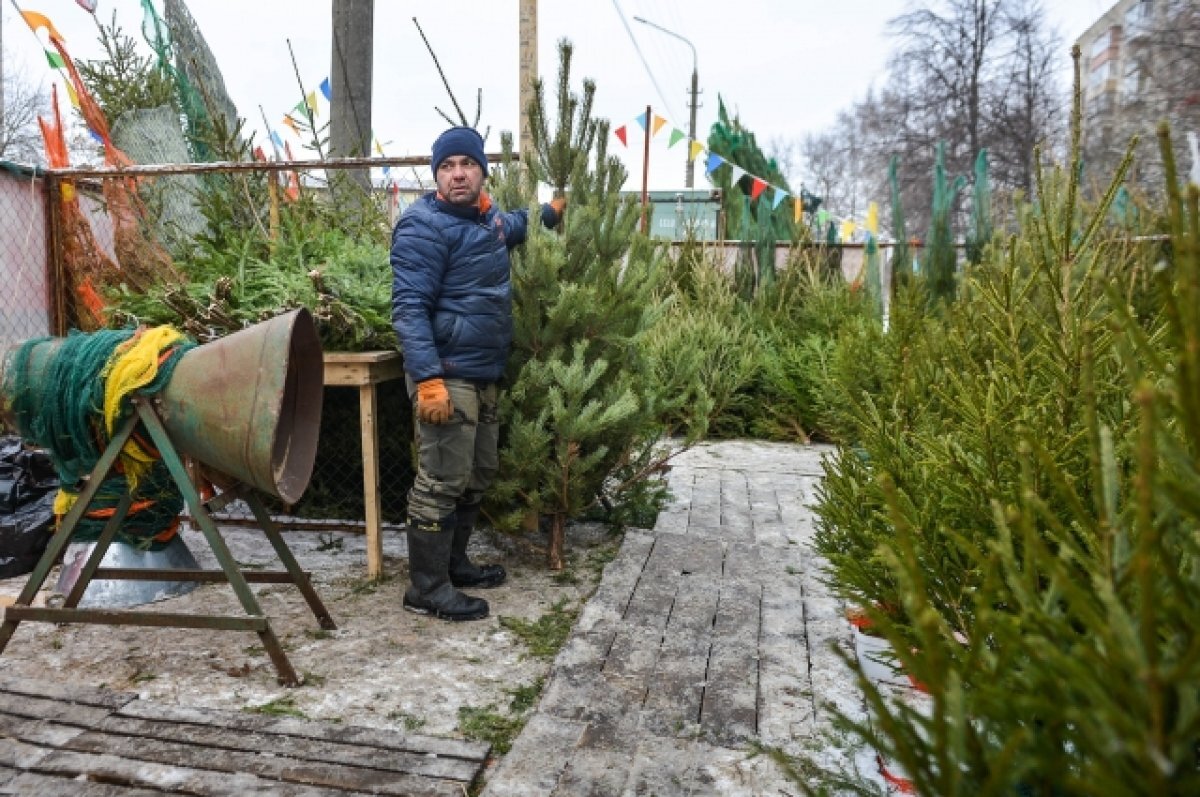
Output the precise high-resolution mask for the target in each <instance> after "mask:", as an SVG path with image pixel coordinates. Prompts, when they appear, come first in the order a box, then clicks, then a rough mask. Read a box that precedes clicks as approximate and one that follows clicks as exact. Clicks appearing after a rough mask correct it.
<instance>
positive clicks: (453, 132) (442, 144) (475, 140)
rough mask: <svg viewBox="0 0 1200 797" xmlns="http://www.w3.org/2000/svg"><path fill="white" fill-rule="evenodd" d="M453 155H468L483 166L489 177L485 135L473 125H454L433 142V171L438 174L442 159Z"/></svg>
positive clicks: (485, 175)
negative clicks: (484, 147) (480, 133)
mask: <svg viewBox="0 0 1200 797" xmlns="http://www.w3.org/2000/svg"><path fill="white" fill-rule="evenodd" d="M451 155H466V156H468V157H470V158H471V159H472V160H474V161H475V162H476V163H478V164H479V165H480V166H481V167H482V168H483V176H484V177H487V173H488V163H487V156H486V155H484V154H483V137H482V136H480V135H479V133H477V132H476V131H475V129H474V128H472V127H452V128H450V129H449V130H447V131H446V132H445V133H442V134H441V135H440V136H438V137H437V141H435V142H433V161H432V163H431V166H432V167H433V173H434V174H435V175H436V174H437V170H438V167H439V166H441V165H442V161H444V160H446V158H449V157H450V156H451Z"/></svg>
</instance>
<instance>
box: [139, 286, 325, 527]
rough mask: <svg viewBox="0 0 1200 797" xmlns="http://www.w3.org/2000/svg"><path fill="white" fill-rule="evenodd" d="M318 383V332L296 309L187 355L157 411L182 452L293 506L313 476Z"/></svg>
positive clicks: (309, 317) (321, 367) (321, 377)
mask: <svg viewBox="0 0 1200 797" xmlns="http://www.w3.org/2000/svg"><path fill="white" fill-rule="evenodd" d="M323 381H324V365H323V362H322V355H321V343H320V341H319V340H318V338H317V330H316V326H315V325H314V324H313V319H312V315H311V314H310V313H309V312H308V311H307V310H305V309H304V308H300V309H298V310H293V311H292V312H290V313H285V314H284V315H280V316H276V317H275V318H272V319H270V320H269V321H263V322H262V323H260V324H255V325H254V326H252V327H247V328H246V329H243V330H241V331H239V332H235V333H233V334H232V335H227V336H226V337H224V338H220V339H219V340H215V341H213V342H212V343H206V344H205V345H203V346H198V347H196V348H195V349H192V350H191V351H189V352H188V353H187V354H185V355H184V356H183V358H182V359H180V361H179V364H178V365H177V366H176V367H175V373H174V374H172V376H171V381H170V382H169V383H168V384H167V387H166V389H165V390H163V392H162V393H160V394H159V396H158V409H159V413H160V414H161V416H162V420H163V425H164V426H165V427H166V428H167V431H168V432H169V433H170V435H171V440H172V442H173V443H174V444H175V445H176V446H177V447H178V448H179V450H180V451H182V452H184V453H187V454H189V455H191V456H192V457H194V458H195V459H197V460H199V461H200V462H202V463H204V464H205V465H207V466H209V467H210V468H212V469H213V470H216V471H220V472H221V473H224V474H227V475H229V476H232V477H234V478H235V479H237V480H239V481H241V482H245V483H246V484H248V485H251V486H252V487H255V488H257V489H258V490H261V491H262V492H265V493H268V494H269V495H273V496H276V497H277V498H280V499H282V500H283V501H284V502H286V503H289V504H294V503H296V502H297V501H299V500H300V496H302V495H303V494H304V490H305V489H306V488H307V487H308V481H309V479H310V478H311V477H312V469H313V460H314V459H315V458H316V454H317V436H318V433H319V431H320V427H321V398H322V390H323V387H322V383H323Z"/></svg>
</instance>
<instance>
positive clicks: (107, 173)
mask: <svg viewBox="0 0 1200 797" xmlns="http://www.w3.org/2000/svg"><path fill="white" fill-rule="evenodd" d="M484 157H486V158H487V159H488V162H489V163H500V162H501V161H503V159H504V155H503V153H499V152H493V153H490V154H487V155H485V156H484ZM513 159H514V160H515V159H517V156H516V155H515V154H514V155H513ZM428 165H430V159H429V156H428V155H415V156H405V157H395V158H391V157H388V158H331V159H329V160H307V161H304V160H289V161H217V162H215V163H163V164H139V165H134V166H126V167H124V168H121V169H113V168H107V167H106V168H90V167H79V168H71V169H46V170H45V174H46V176H47V177H51V178H53V179H55V180H75V179H79V178H101V177H105V178H111V177H139V176H162V175H170V174H205V173H208V172H221V173H225V172H290V171H311V170H313V169H361V168H363V167H373V166H381V167H382V166H428Z"/></svg>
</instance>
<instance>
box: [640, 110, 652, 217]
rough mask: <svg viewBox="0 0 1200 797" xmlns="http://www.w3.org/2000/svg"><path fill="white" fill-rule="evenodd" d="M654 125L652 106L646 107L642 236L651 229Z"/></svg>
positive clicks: (643, 152)
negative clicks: (651, 142)
mask: <svg viewBox="0 0 1200 797" xmlns="http://www.w3.org/2000/svg"><path fill="white" fill-rule="evenodd" d="M653 123H654V117H653V116H652V115H651V113H650V106H649V105H647V106H646V145H645V147H644V148H643V150H642V234H643V235H645V234H646V233H647V232H648V231H649V229H650V215H649V214H648V213H647V212H646V209H647V206H648V205H649V204H650V192H649V190H648V189H649V185H650V125H652V124H653Z"/></svg>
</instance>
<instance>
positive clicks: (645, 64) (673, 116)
mask: <svg viewBox="0 0 1200 797" xmlns="http://www.w3.org/2000/svg"><path fill="white" fill-rule="evenodd" d="M613 8H615V9H616V10H617V15H618V16H619V17H620V18H621V24H622V25H624V26H625V32H626V33H628V34H629V40H630V41H631V42H633V49H634V50H636V51H637V54H638V58H639V59H641V62H642V66H643V67H644V68H645V69H646V76H647V77H649V78H650V82H651V83H652V84H653V85H654V91H655V92H656V93H657V94H658V98H659V99H660V100H662V103H663V110H664V111H666V114H665V115H666V116H667V117H668V118H670V119H672V120H674V119H677V118H678V114H676V113H675V112H674V110H673V107H672V105H671V102H670V100H668V99H667V97H666V95H665V94H664V93H663V90H662V86H660V85H658V79H657V78H656V77H655V76H654V70H652V69H651V68H650V64H649V63H648V62H647V61H646V55H645V54H644V53H643V52H642V48H641V45H640V44H639V43H638V40H637V36H635V35H634V34H633V29H632V28H631V27H630V26H629V20H628V19H626V18H625V12H624V11H622V10H621V5H620V3H619V2H617V0H613ZM646 124H647V125H649V124H652V120H650V119H647V120H646Z"/></svg>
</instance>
